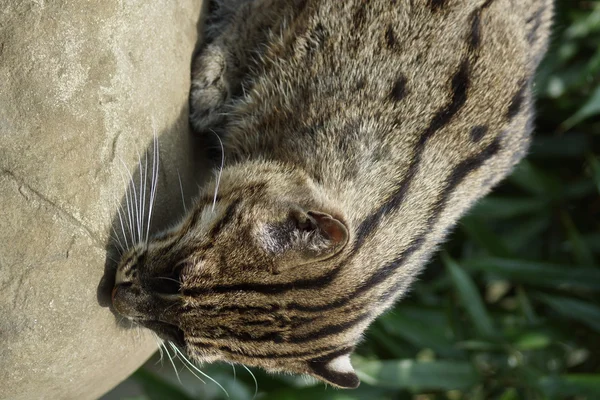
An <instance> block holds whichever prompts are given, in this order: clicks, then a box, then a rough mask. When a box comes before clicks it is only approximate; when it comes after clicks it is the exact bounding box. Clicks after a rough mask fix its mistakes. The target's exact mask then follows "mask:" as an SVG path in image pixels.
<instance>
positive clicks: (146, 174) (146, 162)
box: [142, 151, 148, 242]
mask: <svg viewBox="0 0 600 400" xmlns="http://www.w3.org/2000/svg"><path fill="white" fill-rule="evenodd" d="M143 190H144V196H143V198H144V200H143V202H142V203H143V204H144V208H143V209H142V214H143V217H142V222H143V221H144V219H143V218H144V217H145V216H146V192H147V191H148V151H146V156H145V157H144V189H143ZM142 236H143V237H148V230H147V229H146V233H145V234H144V227H142ZM146 242H148V241H147V240H146Z"/></svg>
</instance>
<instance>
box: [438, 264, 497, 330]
mask: <svg viewBox="0 0 600 400" xmlns="http://www.w3.org/2000/svg"><path fill="white" fill-rule="evenodd" d="M442 261H443V262H444V264H445V265H446V268H447V269H448V271H449V273H450V276H451V278H452V282H453V283H454V287H455V288H456V291H457V292H458V295H459V297H460V299H461V301H462V304H463V306H464V307H465V309H466V310H467V313H468V314H469V317H470V319H471V322H472V323H473V325H474V326H475V329H476V330H477V332H478V333H479V335H480V336H483V337H489V338H491V337H495V336H496V330H495V328H494V324H493V322H492V319H491V318H490V316H489V315H488V313H487V310H486V309H485V306H484V304H483V300H482V298H481V296H480V295H479V291H478V290H477V286H475V283H473V280H472V279H471V277H470V276H469V275H468V274H467V273H466V272H465V271H464V270H463V269H461V267H460V266H459V265H458V264H457V263H456V261H454V260H453V259H452V258H450V256H449V255H448V254H447V253H443V254H442Z"/></svg>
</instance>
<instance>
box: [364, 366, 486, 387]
mask: <svg viewBox="0 0 600 400" xmlns="http://www.w3.org/2000/svg"><path fill="white" fill-rule="evenodd" d="M357 367H358V370H357V374H358V376H359V377H360V379H361V380H363V381H364V382H365V383H368V384H369V385H372V386H377V387H384V388H393V389H409V390H411V391H413V392H420V391H434V390H456V389H467V388H469V387H472V386H473V385H475V384H476V383H477V382H478V381H479V378H480V377H479V374H478V373H477V370H476V369H475V368H474V367H473V365H471V364H470V363H468V362H461V361H454V360H448V361H415V360H393V361H367V362H362V363H357Z"/></svg>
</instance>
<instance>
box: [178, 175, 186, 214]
mask: <svg viewBox="0 0 600 400" xmlns="http://www.w3.org/2000/svg"><path fill="white" fill-rule="evenodd" d="M177 177H178V178H179V190H180V191H181V202H182V203H183V212H185V213H186V214H187V207H186V206H185V196H184V195H183V185H182V184H181V174H180V173H179V169H178V170H177Z"/></svg>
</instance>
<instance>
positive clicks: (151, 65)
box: [0, 0, 204, 399]
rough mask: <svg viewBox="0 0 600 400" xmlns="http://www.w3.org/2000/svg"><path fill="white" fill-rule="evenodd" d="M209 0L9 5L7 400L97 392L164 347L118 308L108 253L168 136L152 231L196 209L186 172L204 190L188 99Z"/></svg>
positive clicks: (0, 281) (3, 34) (3, 110)
mask: <svg viewBox="0 0 600 400" xmlns="http://www.w3.org/2000/svg"><path fill="white" fill-rule="evenodd" d="M200 3H201V1H200V0H154V1H145V0H125V1H123V0H120V1H117V0H106V1H102V2H82V1H68V0H56V1H52V2H49V1H44V0H31V1H17V0H0V205H1V209H2V211H1V212H0V343H1V346H0V382H2V384H1V385H0V398H3V399H4V398H6V399H40V398H48V399H63V398H64V399H86V398H97V397H99V396H100V395H102V394H103V393H104V392H106V391H107V390H109V389H110V388H111V387H113V386H114V385H116V384H117V383H119V382H120V381H121V380H123V379H125V378H126V377H127V376H128V375H129V374H130V373H131V372H133V371H134V370H135V369H136V368H137V367H138V366H139V365H141V364H142V363H143V362H144V361H145V360H146V359H147V357H148V356H149V355H150V354H151V353H152V352H154V350H155V349H156V343H155V341H154V338H153V337H152V336H151V335H150V334H149V333H148V332H146V331H144V330H141V329H126V328H123V327H121V326H120V325H119V318H117V317H115V315H114V314H113V313H112V312H111V311H110V309H109V308H108V307H106V306H107V304H109V301H108V296H109V294H108V293H107V290H109V288H110V279H111V278H110V275H111V274H110V270H111V268H114V265H113V262H112V261H111V260H110V258H111V257H112V258H114V257H116V256H114V255H113V256H111V252H109V251H108V252H107V249H109V248H110V243H111V239H110V235H111V232H112V228H113V227H115V228H116V229H117V230H119V229H120V225H119V224H118V217H117V215H116V214H115V213H116V210H117V204H118V203H119V202H121V203H122V202H123V201H124V194H125V190H126V186H127V183H126V182H124V180H123V177H125V179H126V180H128V179H129V175H128V174H129V173H128V172H127V170H126V168H125V165H126V166H127V167H128V168H129V169H130V170H131V172H132V174H133V175H134V176H135V177H139V175H137V172H138V171H136V170H137V166H138V165H139V164H138V155H139V154H142V158H143V154H144V153H145V152H146V150H147V149H148V148H150V149H152V139H153V134H154V132H156V134H157V136H158V137H159V139H158V140H159V143H160V165H161V167H160V173H159V185H158V203H157V206H156V213H155V216H154V217H153V218H154V219H153V221H152V230H157V229H160V228H161V227H164V226H165V225H166V224H170V223H172V222H173V221H174V220H175V219H176V218H178V217H179V216H180V215H181V213H182V208H183V207H182V198H181V194H180V186H179V179H178V173H180V174H181V178H182V182H183V188H184V192H185V193H186V195H188V196H190V195H193V194H194V191H195V182H196V180H198V179H199V178H198V172H201V171H203V170H204V169H203V168H204V166H203V164H198V163H199V161H195V158H194V157H192V156H193V155H194V154H195V151H196V150H197V149H196V147H195V146H196V144H195V143H193V142H192V139H191V138H190V137H189V136H188V135H189V133H188V125H187V108H186V107H187V92H188V86H189V66H190V59H191V54H192V51H193V47H194V45H195V43H196V38H197V37H196V23H197V20H198V17H199V14H200ZM151 160H152V159H150V161H151ZM136 179H137V178H136ZM121 240H122V239H121ZM105 268H106V270H107V274H106V276H105ZM101 281H102V282H103V284H102V285H99V284H100V282H101Z"/></svg>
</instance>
